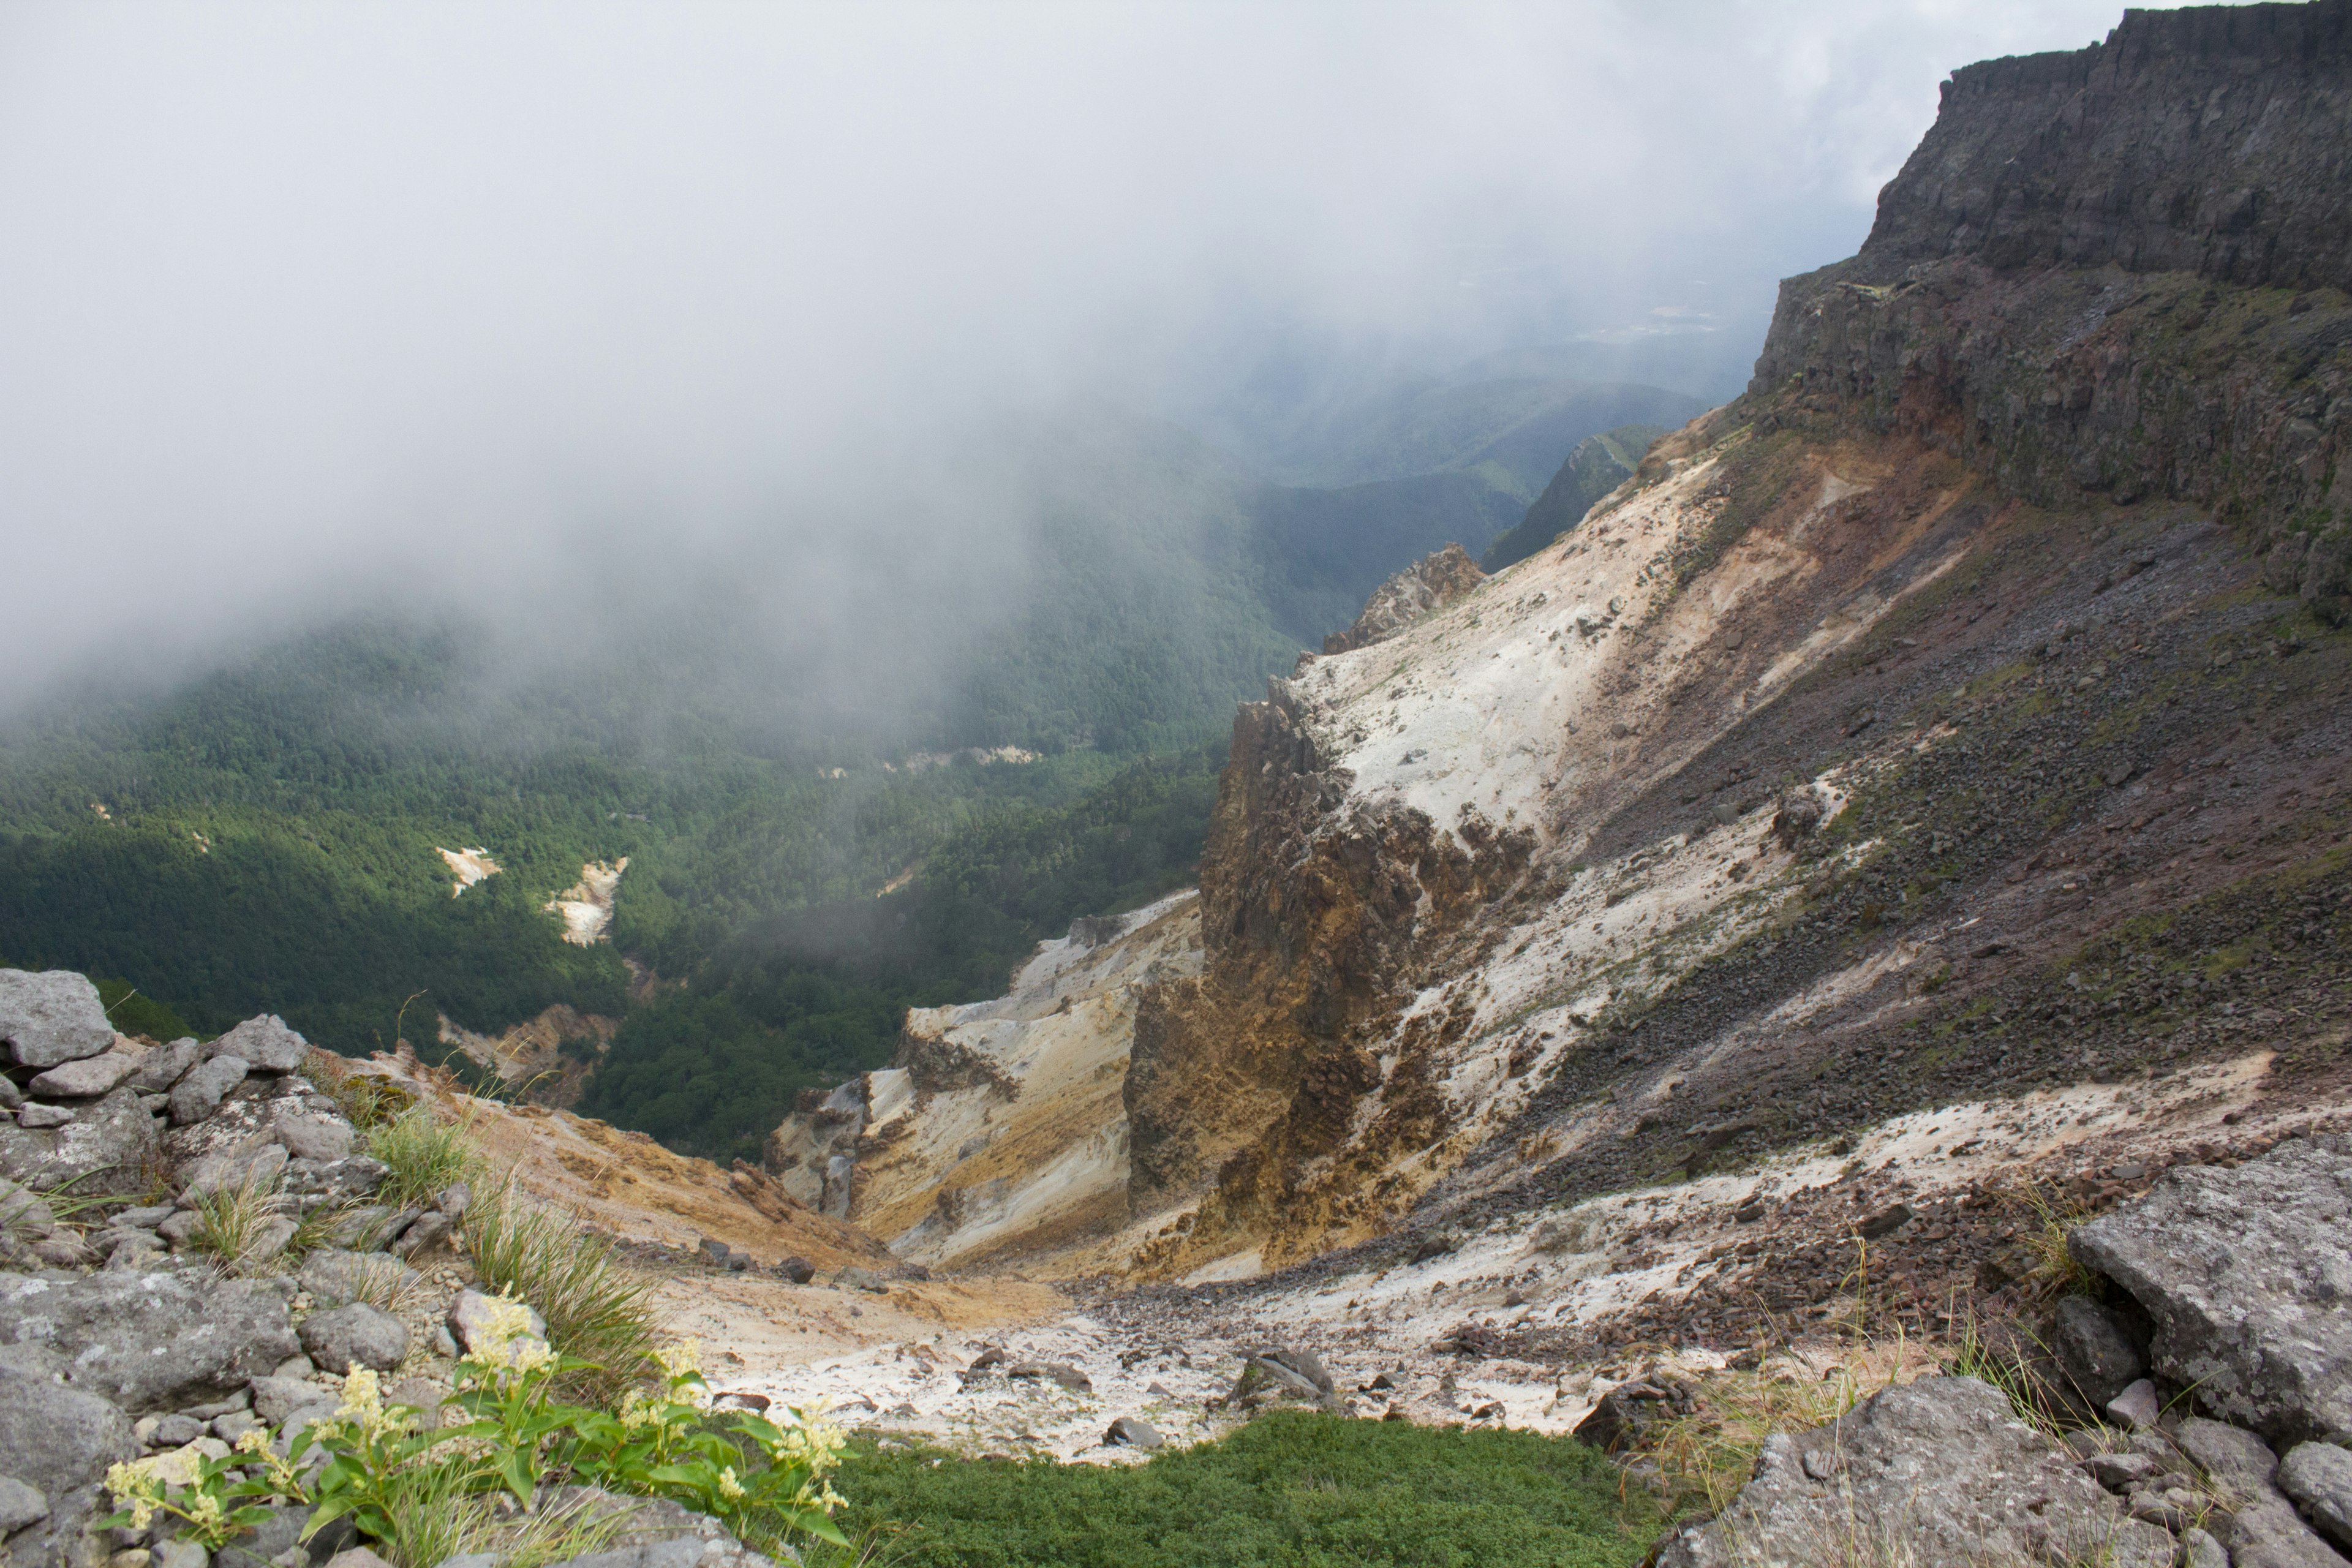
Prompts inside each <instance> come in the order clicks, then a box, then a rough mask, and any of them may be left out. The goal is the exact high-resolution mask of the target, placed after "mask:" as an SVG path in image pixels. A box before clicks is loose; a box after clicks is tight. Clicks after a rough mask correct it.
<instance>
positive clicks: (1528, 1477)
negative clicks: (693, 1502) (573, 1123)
mask: <svg viewBox="0 0 2352 1568" xmlns="http://www.w3.org/2000/svg"><path fill="white" fill-rule="evenodd" d="M842 1488H843V1489H844V1490H845V1491H846V1492H847V1493H848V1494H849V1495H850V1497H851V1498H852V1499H853V1500H854V1501H853V1504H852V1506H851V1507H850V1508H849V1509H848V1510H845V1513H844V1514H843V1515H842V1516H841V1519H840V1523H841V1524H842V1525H843V1526H844V1527H845V1529H846V1530H847V1531H848V1532H849V1533H850V1534H851V1535H852V1536H853V1537H856V1536H857V1535H859V1534H861V1533H863V1532H865V1531H869V1530H871V1529H873V1528H874V1527H876V1526H877V1525H880V1526H883V1527H885V1528H886V1529H887V1528H888V1527H890V1526H891V1525H893V1524H895V1525H896V1526H897V1527H898V1534H897V1538H896V1539H895V1540H894V1541H893V1542H891V1543H890V1546H889V1547H888V1549H887V1551H886V1552H884V1560H886V1561H888V1562H891V1563H904V1564H908V1565H909V1568H916V1565H926V1564H940V1565H946V1564H954V1565H957V1568H967V1565H970V1568H979V1565H986V1568H1018V1565H1027V1564H1036V1565H1041V1568H1042V1565H1045V1564H1051V1565H1053V1568H1180V1565H1181V1568H1212V1565H1215V1564H1235V1565H1240V1564H1249V1565H1251V1568H1256V1565H1259V1564H1269V1565H1270V1564H1277V1563H1279V1564H1285V1565H1294V1564H1295V1565H1297V1568H1340V1565H1342V1564H1347V1565H1350V1568H1353V1565H1356V1564H1362V1563H1396V1564H1405V1563H1410V1564H1413V1565H1414V1568H1517V1565H1519V1564H1528V1565H1530V1568H1532V1565H1534V1564H1544V1565H1545V1568H1582V1565H1586V1564H1590V1565H1591V1568H1604V1565H1613V1564H1620V1563H1626V1564H1630V1563H1636V1562H1639V1561H1640V1560H1641V1558H1642V1556H1643V1552H1645V1551H1646V1550H1647V1549H1648V1546H1649V1544H1650V1542H1652V1541H1653V1540H1654V1539H1655V1537H1656V1535H1657V1533H1658V1531H1659V1530H1660V1529H1661V1528H1662V1527H1663V1521H1662V1520H1661V1518H1660V1516H1659V1514H1658V1512H1657V1510H1656V1506H1655V1504H1654V1502H1653V1501H1652V1500H1649V1499H1648V1498H1646V1497H1645V1496H1643V1494H1642V1493H1641V1492H1640V1491H1639V1490H1638V1489H1636V1490H1634V1491H1633V1493H1631V1494H1630V1495H1626V1496H1621V1493H1620V1489H1619V1485H1618V1476H1617V1472H1616V1471H1615V1469H1614V1468H1612V1466H1611V1465H1610V1464H1609V1463H1608V1461H1607V1460H1605V1459H1604V1458H1601V1456H1600V1455H1599V1454H1598V1453H1596V1452H1594V1451H1593V1450H1592V1449H1591V1448H1588V1447H1584V1446H1583V1445H1581V1444H1580V1443H1577V1442H1574V1441H1573V1440H1571V1439H1569V1438H1565V1437H1547V1436H1540V1435H1538V1434H1536V1433H1531V1432H1512V1431H1465V1430H1461V1429H1459V1428H1453V1427H1429V1426H1411V1425H1407V1424H1405V1423H1402V1422H1380V1421H1352V1420H1348V1419H1345V1418H1343V1417H1339V1416H1332V1415H1315V1414H1309V1413H1306V1412H1281V1413H1276V1414H1275V1415H1268V1416H1266V1417H1265V1418H1264V1419H1262V1420H1259V1421H1255V1422H1253V1423H1252V1424H1250V1425H1249V1426H1245V1427H1244V1428H1242V1429H1241V1430H1240V1431H1239V1432H1236V1433H1234V1435H1233V1436H1231V1437H1228V1438H1226V1439H1225V1440H1224V1441H1223V1442H1222V1443H1217V1444H1213V1445H1204V1446H1202V1447H1195V1448H1191V1449H1187V1450H1183V1451H1181V1452H1175V1453H1169V1454H1163V1455H1160V1457H1159V1458H1155V1459H1153V1460H1152V1461H1151V1462H1150V1463H1149V1464H1147V1465H1140V1466H1136V1467H1133V1468H1121V1467H1111V1466H1096V1465H1059V1464H1054V1463H1051V1462H1037V1463H1029V1464H1004V1463H998V1462H990V1461H972V1460H965V1459H957V1458H946V1457H944V1456H941V1455H938V1454H929V1453H921V1452H903V1451H901V1452H889V1453H885V1452H880V1451H877V1450H875V1449H872V1448H859V1449H856V1450H853V1455H852V1458H851V1459H850V1461H849V1462H848V1464H847V1465H846V1466H845V1468H844V1471H843V1479H842ZM812 1561H824V1559H823V1558H821V1557H819V1558H813V1559H812Z"/></svg>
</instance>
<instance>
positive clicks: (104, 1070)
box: [25, 1051, 147, 1100]
mask: <svg viewBox="0 0 2352 1568" xmlns="http://www.w3.org/2000/svg"><path fill="white" fill-rule="evenodd" d="M146 1059H147V1055H146V1053H145V1052H144V1051H101V1052H100V1053H99V1054H98V1055H97V1056H94V1057H83V1058H80V1059H79V1060H78V1061H70V1062H64V1063H60V1064H59V1065H58V1066H57V1067H53V1068H50V1069H49V1070H48V1071H47V1072H44V1073H37V1074H35V1075H34V1078H33V1081H32V1082H30V1083H28V1084H26V1086H25V1087H26V1089H29V1090H31V1091H32V1093H33V1094H34V1095H35V1096H36V1097H37V1098H38V1099H41V1100H96V1099H97V1098H98V1097H99V1096H100V1095H101V1094H104V1093H106V1092H107V1090H109V1089H112V1088H113V1087H114V1086H115V1085H116V1084H119V1083H121V1082H122V1081H123V1080H124V1079H128V1078H129V1077H130V1076H131V1074H132V1073H134V1072H136V1071H138V1070H139V1068H140V1065H141V1064H142V1063H143V1062H144V1061H145V1060H146Z"/></svg>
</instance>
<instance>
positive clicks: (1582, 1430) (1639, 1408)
mask: <svg viewBox="0 0 2352 1568" xmlns="http://www.w3.org/2000/svg"><path fill="white" fill-rule="evenodd" d="M1670 1400H1671V1396H1670V1395H1669V1394H1667V1392H1666V1391H1665V1390H1664V1389H1663V1388H1660V1387H1659V1386H1658V1385H1657V1384H1654V1383H1651V1382H1648V1381H1647V1380H1645V1379H1642V1378H1635V1379H1633V1380H1632V1381H1630V1382H1627V1383H1621V1384H1618V1385H1617V1386H1616V1387H1614V1388H1612V1389H1611V1390H1610V1391H1609V1392H1608V1393H1606V1394H1602V1395H1601V1397H1600V1398H1599V1399H1598V1400H1596V1401H1594V1402H1593V1405H1592V1410H1591V1414H1590V1415H1586V1416H1585V1418H1584V1419H1583V1420H1581V1421H1580V1422H1578V1423H1577V1424H1576V1429H1575V1431H1574V1432H1573V1433H1572V1434H1570V1435H1571V1436H1574V1437H1575V1438H1576V1440H1577V1441H1578V1442H1580V1443H1582V1444H1585V1445H1586V1446H1587V1447H1594V1448H1598V1449H1600V1450H1601V1452H1602V1453H1604V1454H1617V1453H1622V1452H1624V1451H1625V1450H1626V1449H1628V1448H1633V1447H1639V1446H1640V1445H1641V1442H1642V1440H1643V1438H1644V1437H1645V1436H1648V1435H1649V1433H1650V1430H1651V1429H1652V1428H1653V1427H1654V1426H1658V1425H1660V1424H1661V1423H1662V1422H1664V1420H1665V1418H1666V1413H1667V1411H1668V1409H1669V1408H1670Z"/></svg>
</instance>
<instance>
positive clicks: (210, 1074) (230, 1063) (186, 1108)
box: [164, 1057, 252, 1127]
mask: <svg viewBox="0 0 2352 1568" xmlns="http://www.w3.org/2000/svg"><path fill="white" fill-rule="evenodd" d="M251 1070H252V1068H251V1065H250V1064H248V1063H247V1061H246V1059H245V1058H243V1057H207V1058H205V1059H204V1060H203V1061H201V1062H198V1063H197V1064H196V1065H195V1066H194V1067H192V1068H189V1069H188V1071H187V1074H186V1076H184V1078H182V1079H180V1081H179V1082H178V1083H176V1084H173V1086H172V1093H171V1096H170V1098H169V1099H168V1100H165V1101H164V1107H165V1109H166V1110H168V1111H169V1112H170V1114H171V1118H172V1125H173V1126H174V1127H185V1126H186V1125H187V1124H188V1123H189V1122H191V1121H203V1120H204V1119H205V1117H207V1116H210V1115H211V1114H212V1113H213V1112H214V1111H215V1110H219V1109H220V1102H221V1097H222V1096H224V1095H226V1094H227V1093H228V1091H229V1090H230V1089H235V1088H236V1086H237V1085H238V1084H241V1083H243V1082H244V1081H245V1075H246V1074H247V1073H248V1072H250V1071H251Z"/></svg>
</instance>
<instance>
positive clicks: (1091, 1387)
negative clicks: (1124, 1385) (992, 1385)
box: [1004, 1361, 1095, 1394]
mask: <svg viewBox="0 0 2352 1568" xmlns="http://www.w3.org/2000/svg"><path fill="white" fill-rule="evenodd" d="M1004 1375H1005V1376H1007V1377H1018V1378H1023V1379H1028V1380H1034V1381H1042V1382H1045V1383H1058V1384H1061V1385H1062V1386H1063V1387H1064V1388H1066V1389H1068V1390H1069V1391H1070V1392H1071V1393H1073V1394H1092V1393H1093V1392H1094V1391H1095V1384H1094V1379H1092V1378H1090V1377H1088V1376H1087V1374H1086V1373H1083V1372H1080V1371H1079V1370H1078V1369H1077V1368H1076V1367H1074V1366H1072V1365H1071V1364H1070V1363H1068V1362H1066V1361H1045V1362H1038V1361H1024V1362H1023V1363H1020V1364H1019V1365H1018V1366H1013V1367H1008V1368H1006V1369H1005V1373H1004Z"/></svg>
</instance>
